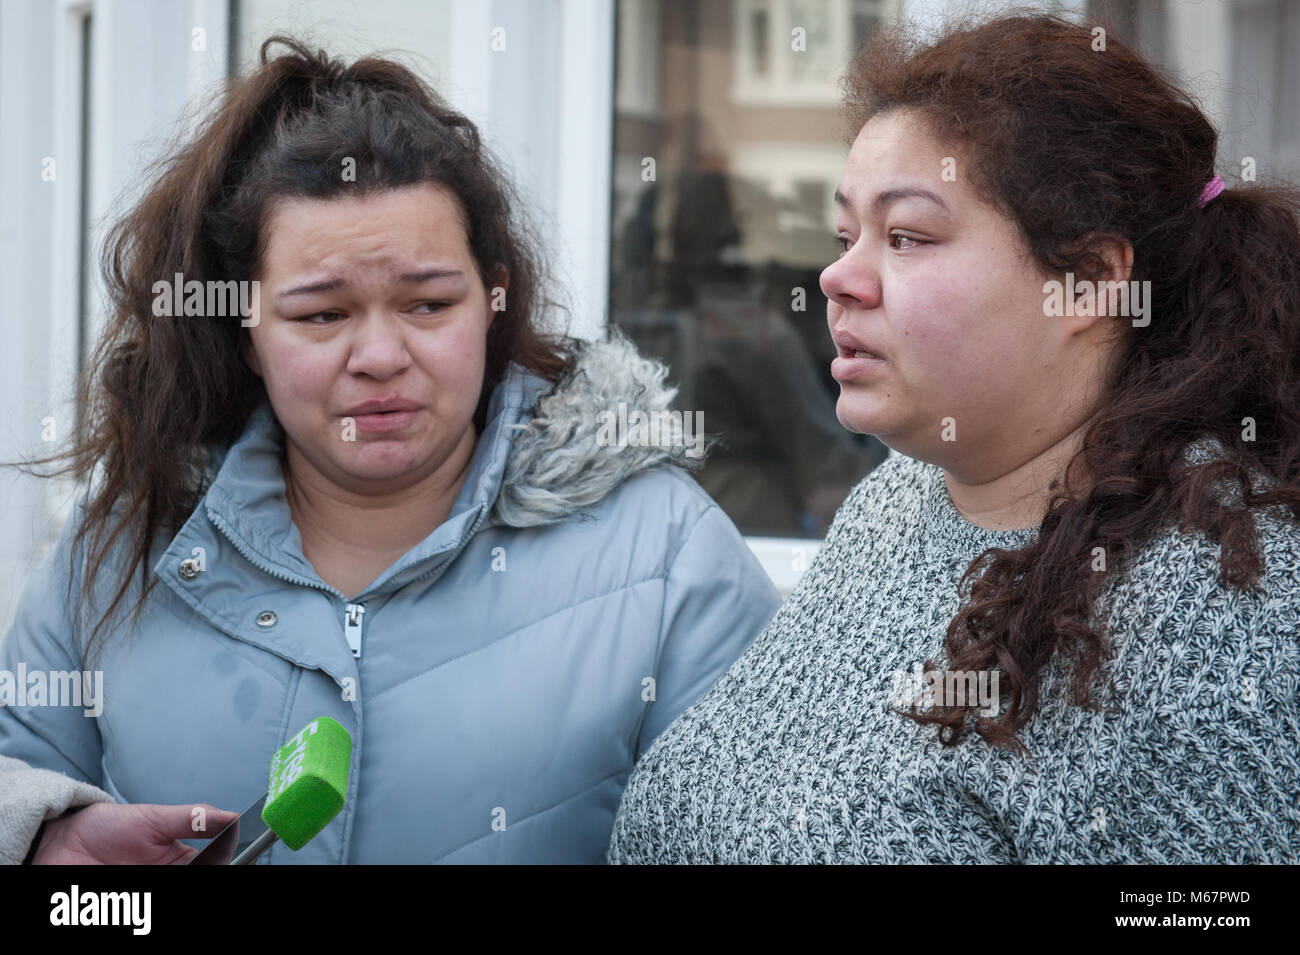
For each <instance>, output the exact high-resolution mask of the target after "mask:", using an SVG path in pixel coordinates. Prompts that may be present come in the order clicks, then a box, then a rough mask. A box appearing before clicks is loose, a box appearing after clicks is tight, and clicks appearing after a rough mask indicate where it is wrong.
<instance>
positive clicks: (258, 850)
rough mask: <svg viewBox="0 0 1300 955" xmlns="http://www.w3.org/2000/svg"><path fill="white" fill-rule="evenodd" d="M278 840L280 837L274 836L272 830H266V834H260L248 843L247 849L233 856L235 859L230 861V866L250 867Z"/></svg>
mask: <svg viewBox="0 0 1300 955" xmlns="http://www.w3.org/2000/svg"><path fill="white" fill-rule="evenodd" d="M278 838H280V837H279V836H277V835H276V834H275V830H274V829H268V830H266V832H264V833H262V834H261V835H260V836H258V837H257V838H256V839H254V840H253V841H252V842H251V843H249V846H248V848H247V849H245V850H244V851H243V852H241V853H240V854H239V855H237V856H235V858H234V859H233V860H232V861H231V863H230V864H231V865H252V864H253V863H254V862H256V861H257V857H258V856H260V855H261V854H262V853H263V852H265V851H266V850H267V849H269V848H271V846H272V844H273V843H274V842H275V840H276V839H278Z"/></svg>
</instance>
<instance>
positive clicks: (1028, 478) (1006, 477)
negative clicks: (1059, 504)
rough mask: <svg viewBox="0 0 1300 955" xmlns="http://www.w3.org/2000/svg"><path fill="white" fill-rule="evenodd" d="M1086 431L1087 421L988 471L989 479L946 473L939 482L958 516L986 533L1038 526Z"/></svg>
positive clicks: (945, 471) (948, 471)
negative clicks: (1021, 457) (1027, 454)
mask: <svg viewBox="0 0 1300 955" xmlns="http://www.w3.org/2000/svg"><path fill="white" fill-rule="evenodd" d="M1086 427H1087V423H1086V422H1085V423H1084V424H1082V425H1079V426H1078V427H1077V428H1075V429H1074V430H1073V431H1071V432H1070V433H1069V434H1067V435H1065V437H1063V438H1061V439H1060V440H1059V441H1057V442H1055V443H1054V444H1052V445H1050V446H1048V447H1046V448H1043V449H1041V450H1040V451H1038V452H1037V453H1035V454H1033V456H1032V457H1030V458H1028V459H1027V460H1021V461H1020V463H1018V464H1014V465H1013V466H1012V467H1011V468H1010V469H1009V470H1006V469H1005V466H1004V467H1003V468H1001V469H999V468H996V467H995V468H993V470H994V471H995V472H998V473H997V474H996V476H994V477H992V478H983V477H979V478H966V477H958V476H957V475H955V474H954V473H953V472H952V471H950V470H948V469H946V468H945V469H944V475H943V476H944V483H945V484H947V485H948V496H949V497H950V498H952V503H953V506H954V507H955V508H956V509H957V513H958V514H960V515H961V516H962V517H963V518H965V519H966V520H967V521H969V522H970V523H972V524H974V525H975V526H976V527H982V528H984V529H985V530H990V531H1009V530H1021V529H1024V528H1033V527H1037V526H1038V525H1039V524H1041V523H1042V520H1043V517H1044V515H1046V514H1047V504H1048V501H1050V500H1051V498H1052V495H1053V494H1055V493H1057V491H1058V490H1060V485H1061V483H1063V482H1064V480H1065V469H1066V467H1067V466H1068V465H1069V463H1070V460H1071V459H1072V458H1073V457H1074V455H1075V453H1076V452H1077V451H1078V449H1079V445H1080V443H1081V441H1082V440H1083V433H1084V430H1085V429H1086Z"/></svg>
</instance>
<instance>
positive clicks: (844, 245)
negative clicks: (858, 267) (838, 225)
mask: <svg viewBox="0 0 1300 955" xmlns="http://www.w3.org/2000/svg"><path fill="white" fill-rule="evenodd" d="M835 243H836V244H837V245H838V246H839V247H840V255H843V254H844V253H845V252H847V251H849V248H850V247H851V246H852V245H853V240H852V239H850V238H849V237H848V236H847V235H837V236H836V237H835Z"/></svg>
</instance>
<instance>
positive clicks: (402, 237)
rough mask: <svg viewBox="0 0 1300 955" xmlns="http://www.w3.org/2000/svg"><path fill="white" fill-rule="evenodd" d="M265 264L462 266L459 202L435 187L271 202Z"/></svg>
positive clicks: (465, 254) (464, 249)
mask: <svg viewBox="0 0 1300 955" xmlns="http://www.w3.org/2000/svg"><path fill="white" fill-rule="evenodd" d="M263 248H264V250H265V252H264V258H265V260H266V262H267V264H272V263H274V264H276V265H280V266H284V267H287V268H295V267H299V266H303V265H313V266H314V265H320V264H330V263H331V261H332V260H337V259H348V260H350V261H354V262H360V263H364V262H368V261H372V260H373V261H375V262H376V263H379V262H383V261H389V260H401V259H407V258H413V257H422V258H431V257H432V258H438V259H446V260H457V261H462V260H467V259H468V258H469V254H470V253H469V245H468V239H467V237H466V231H465V222H464V216H463V214H462V211H461V207H460V203H459V202H458V201H457V200H456V198H455V197H454V196H453V194H452V193H451V192H450V191H448V190H447V189H446V188H445V187H443V186H440V185H438V184H435V183H424V184H420V185H414V186H404V187H402V188H399V189H387V190H384V191H381V192H373V193H365V194H361V195H341V196H333V197H330V198H327V199H314V198H304V197H291V198H283V199H279V200H276V201H275V203H274V204H273V205H272V206H271V208H270V210H269V211H268V213H267V217H266V221H265V225H264V226H263Z"/></svg>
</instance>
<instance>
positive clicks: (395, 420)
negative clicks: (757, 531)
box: [0, 38, 779, 863]
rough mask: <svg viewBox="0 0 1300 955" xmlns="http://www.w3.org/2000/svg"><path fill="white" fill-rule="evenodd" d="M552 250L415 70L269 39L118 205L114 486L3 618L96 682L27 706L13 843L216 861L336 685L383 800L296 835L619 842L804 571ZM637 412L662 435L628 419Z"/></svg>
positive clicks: (521, 847)
mask: <svg viewBox="0 0 1300 955" xmlns="http://www.w3.org/2000/svg"><path fill="white" fill-rule="evenodd" d="M278 44H283V45H284V46H286V47H287V50H286V51H284V52H282V53H281V54H280V55H278V56H275V57H270V56H269V55H268V50H269V49H270V48H271V47H272V46H274V45H278ZM539 249H540V244H539V243H538V241H537V239H536V237H535V236H534V235H533V234H532V233H531V232H530V231H529V230H528V229H527V228H525V226H524V222H523V221H522V219H521V217H520V209H519V207H518V203H517V201H516V200H515V198H514V195H513V191H512V189H511V188H510V186H509V183H508V182H507V181H506V179H505V178H504V177H503V176H502V174H501V173H500V172H499V171H498V169H497V167H496V165H495V163H494V162H493V160H492V159H491V157H490V156H489V154H488V153H487V151H486V150H485V149H484V148H483V146H482V144H481V143H480V141H479V137H478V133H477V131H476V129H475V128H474V126H473V125H472V124H471V123H470V122H469V121H468V120H467V119H465V117H463V116H461V115H459V114H457V113H456V112H454V111H453V110H451V109H450V108H448V107H447V106H446V105H445V104H444V103H442V102H441V101H440V100H439V99H438V98H437V97H436V96H435V95H434V94H433V92H432V91H431V90H429V89H428V88H427V87H426V86H425V85H424V84H423V83H422V82H421V81H420V80H419V79H418V78H417V77H416V76H415V75H414V74H412V73H411V72H410V71H409V70H407V69H405V68H403V67H402V66H400V65H398V64H396V63H394V62H392V61H389V60H385V59H381V58H376V57H367V58H363V59H361V60H358V61H357V62H355V63H352V64H351V65H347V64H344V63H341V62H339V61H337V60H335V59H333V58H331V57H329V56H327V55H326V54H325V53H324V52H317V51H313V50H310V49H308V48H306V47H303V46H302V45H300V44H298V43H295V42H293V41H289V40H282V39H281V38H272V39H271V40H268V41H267V43H266V44H264V45H263V47H262V63H261V65H260V67H259V68H257V69H255V70H254V71H253V72H252V73H251V74H250V75H248V76H247V77H244V78H241V79H238V80H236V81H235V83H234V85H233V87H232V89H231V90H230V92H229V93H228V95H227V96H226V97H225V99H224V101H223V102H222V103H221V104H220V105H219V108H217V109H216V110H215V111H214V113H213V114H212V116H211V117H210V118H209V119H208V120H207V122H206V124H205V125H204V126H203V128H202V129H201V130H200V131H199V133H198V134H197V135H196V137H195V138H194V139H193V140H192V141H191V142H189V143H186V144H183V145H182V147H181V148H179V149H177V150H176V151H175V153H174V154H173V155H171V156H170V157H168V158H167V159H166V160H165V161H164V163H163V164H162V167H161V169H159V170H158V175H157V178H156V180H155V181H154V182H153V184H152V185H151V187H150V188H149V189H148V190H147V192H146V194H145V196H144V198H143V199H142V200H141V201H140V203H139V205H138V206H137V207H136V208H135V209H134V211H132V212H131V213H130V214H129V215H128V216H127V217H126V218H125V219H124V220H122V221H121V222H120V223H119V224H118V226H117V227H116V229H115V231H114V232H113V234H112V236H111V237H110V241H109V244H108V247H107V253H106V273H107V279H108V287H109V290H110V293H111V298H112V304H113V309H114V310H113V313H112V315H111V317H110V321H109V324H108V330H107V333H106V335H105V337H104V339H103V340H102V342H101V345H100V348H99V350H98V353H97V356H96V360H95V361H94V363H93V364H92V367H91V369H90V371H89V372H88V374H87V375H86V377H85V379H84V387H83V390H82V396H81V399H82V400H81V402H80V407H81V408H84V409H86V410H85V417H84V418H83V420H82V421H81V422H80V424H81V428H80V438H81V443H80V444H78V445H76V446H75V447H74V448H72V449H71V450H70V451H69V453H68V454H69V456H70V458H71V461H70V464H69V466H68V469H70V470H71V471H72V472H73V473H74V474H76V475H77V476H78V477H94V478H95V480H94V481H93V482H92V483H91V485H90V487H89V489H88V491H87V493H86V495H85V497H84V499H83V500H81V501H80V502H79V504H78V507H77V508H76V509H75V510H74V513H73V517H72V519H71V520H70V521H69V522H68V524H67V525H66V527H65V529H64V531H63V535H62V537H61V538H60V540H59V542H58V545H57V546H56V547H55V549H54V550H53V551H52V553H51V555H50V556H49V557H48V558H47V559H46V560H45V562H44V563H43V564H42V565H41V568H40V569H39V571H38V572H37V574H36V575H35V576H34V577H33V579H32V580H31V581H30V582H29V583H28V586H27V590H26V592H25V594H24V597H23V601H22V603H21V605H20V607H19V610H18V615H17V618H16V620H15V623H14V626H13V629H12V630H11V631H10V632H9V634H8V635H7V637H6V638H5V639H4V641H3V642H2V643H0V673H25V674H50V673H62V674H68V673H71V674H72V675H73V678H74V679H75V678H76V677H77V676H78V674H77V672H76V670H77V668H78V667H82V668H84V670H85V675H86V677H87V680H88V682H87V683H86V686H87V687H94V688H95V692H94V693H93V696H94V700H93V701H89V700H88V701H85V702H86V705H85V706H84V707H83V706H75V707H74V706H68V705H66V704H65V705H50V704H51V702H52V701H51V700H48V699H45V698H44V697H42V699H40V700H37V699H36V698H35V695H34V694H33V695H31V696H30V697H29V698H27V700H26V702H24V701H23V700H22V699H17V700H13V699H11V700H8V701H6V703H7V705H5V706H3V707H0V860H7V861H15V862H16V861H21V860H22V859H23V858H25V857H26V858H29V859H31V860H32V861H35V862H46V861H50V862H58V861H81V862H85V861H99V862H168V861H183V860H186V859H188V858H190V857H192V856H193V855H194V852H195V847H194V846H192V845H185V844H182V843H181V842H178V841H177V840H178V839H179V838H184V837H191V836H194V835H195V832H194V829H193V828H192V824H193V822H194V819H195V818H196V816H195V814H194V813H193V812H192V810H195V809H197V808H198V807H199V806H204V807H206V810H207V811H208V812H209V817H208V826H209V829H208V832H207V834H208V835H211V834H212V833H213V832H214V831H215V830H216V829H217V828H219V826H220V824H221V823H223V822H224V821H225V820H226V818H227V817H226V816H224V815H222V814H221V813H218V812H217V810H215V809H214V808H213V807H214V806H220V807H222V808H223V809H225V810H231V809H240V808H243V807H244V806H246V805H248V804H249V803H250V802H252V801H253V800H254V799H255V798H256V797H257V796H258V795H259V794H260V793H261V792H262V791H264V790H265V789H266V784H267V773H268V770H269V767H270V765H271V757H272V754H273V753H274V752H276V750H277V749H278V748H279V747H280V746H281V745H283V744H284V742H285V740H286V739H288V738H289V737H291V736H293V735H294V734H295V733H296V732H297V731H298V730H300V729H301V728H302V727H304V726H307V725H309V724H310V723H311V722H312V721H313V720H316V719H318V718H320V717H331V718H332V719H334V720H336V721H337V722H338V723H340V724H342V725H343V726H344V727H345V728H346V729H347V730H348V731H349V733H350V734H351V737H352V751H351V752H352V756H351V770H350V775H349V786H348V790H347V793H346V803H345V805H344V808H343V810H342V812H341V814H340V815H339V816H338V817H337V818H336V819H335V820H334V821H333V822H332V823H331V824H330V825H329V826H328V827H327V828H326V829H325V830H324V831H323V832H321V833H320V834H319V835H318V836H316V838H315V839H313V840H312V841H311V842H310V843H308V844H307V845H306V846H305V847H303V848H301V849H299V850H298V851H296V852H294V851H291V850H289V849H288V848H286V847H285V846H284V845H283V844H277V845H275V846H273V847H272V848H271V849H270V851H269V853H268V854H267V855H266V856H264V857H263V859H264V860H266V861H269V862H272V863H279V862H286V863H290V862H297V863H301V862H311V863H345V862H356V863H387V862H599V861H601V860H602V859H603V858H604V853H605V848H606V846H607V845H608V841H609V833H610V828H611V826H612V824H613V817H614V811H615V809H616V807H617V805H618V797H619V794H620V792H621V790H622V786H623V784H624V782H625V781H626V780H627V777H628V775H629V773H630V772H631V769H632V766H633V764H634V763H635V760H636V758H637V756H639V755H640V753H641V752H643V751H644V749H645V747H647V746H648V745H649V743H650V741H651V740H653V739H654V737H655V736H656V735H657V734H658V733H659V731H660V730H662V729H663V728H664V727H665V726H666V725H667V724H668V723H669V722H671V720H672V719H673V717H675V716H676V715H677V714H678V713H679V712H681V710H682V709H683V708H684V707H685V706H686V705H687V704H688V703H690V702H691V701H692V700H694V699H695V698H696V697H697V696H698V695H699V694H700V693H701V692H702V691H703V690H704V689H706V688H707V687H708V686H709V685H710V684H711V683H712V682H713V681H714V680H715V679H716V678H717V677H718V676H719V675H720V674H721V673H722V672H723V671H724V670H725V669H726V668H727V666H729V665H730V664H731V662H732V661H733V660H734V659H735V658H736V657H737V656H738V655H739V653H740V652H741V650H742V649H743V648H744V646H745V645H746V644H747V643H748V642H749V641H750V640H752V639H753V637H754V635H755V634H756V633H757V632H758V631H759V630H760V629H761V628H762V626H763V625H764V624H765V623H766V622H767V620H768V618H769V617H770V616H771V615H772V612H773V611H774V610H775V609H776V606H777V604H778V603H779V598H778V595H777V592H776V590H775V588H774V587H773V586H772V583H771V582H770V581H769V580H768V578H767V576H766V574H765V572H764V571H763V570H762V568H761V567H760V566H759V564H758V562H757V560H756V559H755V558H754V557H753V555H752V554H751V553H750V551H749V549H748V546H747V545H746V544H745V542H744V540H743V539H742V538H741V537H740V535H739V534H738V533H737V531H736V529H735V527H734V526H732V524H731V522H730V521H729V520H728V519H727V517H726V516H725V515H724V514H723V512H722V511H721V510H720V509H719V508H718V506H717V505H716V504H714V503H713V502H712V501H711V500H710V499H709V498H708V496H707V495H706V494H705V493H704V492H703V491H702V490H701V489H700V488H699V486H698V485H697V484H696V483H695V482H694V481H693V480H692V479H691V478H690V477H689V475H688V474H686V472H685V471H684V470H683V469H682V467H678V465H681V466H685V467H690V466H693V465H694V464H696V463H697V462H698V461H699V459H700V452H701V451H702V450H703V447H702V441H703V437H704V436H703V434H702V433H699V432H698V430H697V429H694V428H691V429H689V432H688V430H687V429H686V428H684V427H683V424H684V423H683V419H682V418H681V416H680V412H678V417H677V418H676V419H675V421H676V423H677V425H676V427H675V428H674V427H673V424H674V418H673V417H672V416H671V415H670V414H668V413H667V409H668V405H669V403H670V401H671V399H672V398H673V392H672V390H671V389H669V388H667V387H666V386H665V385H664V380H663V379H664V369H663V368H662V367H661V366H659V365H657V364H656V363H654V362H650V361H648V360H645V359H643V358H641V357H640V356H639V355H637V353H636V352H635V351H634V350H633V349H632V348H631V346H630V345H629V344H628V343H627V342H626V341H623V340H621V339H615V340H613V341H609V342H579V341H575V340H572V339H566V338H564V337H563V336H562V335H561V334H560V333H559V332H558V331H557V330H555V329H554V328H553V327H548V326H547V325H546V324H545V319H546V318H547V315H546V314H545V308H546V306H547V305H548V303H547V302H546V301H545V298H544V295H543V288H544V287H543V276H544V272H543V270H542V268H541V265H540V256H539ZM232 289H234V290H237V291H238V292H239V295H238V296H234V295H232V294H231V290H232ZM246 289H247V290H249V291H250V292H251V294H245V291H244V290H246ZM205 290H206V291H205ZM236 300H237V301H238V302H239V307H238V308H237V309H234V308H232V303H233V302H234V301H236ZM620 408H622V409H624V410H625V413H627V414H628V416H629V418H630V417H631V412H626V409H631V410H632V411H639V412H640V413H641V414H642V415H647V416H649V415H654V416H657V417H656V418H655V419H654V420H656V421H657V422H658V423H659V425H660V427H659V430H658V432H657V434H658V439H657V440H655V441H649V442H646V441H639V440H634V438H635V437H636V435H635V433H632V432H627V433H625V434H624V435H623V437H624V438H625V439H626V440H621V441H618V440H616V441H611V440H608V438H609V436H610V435H609V431H610V430H611V429H610V428H609V427H608V426H607V425H608V420H609V419H608V418H607V417H605V415H606V414H608V415H612V414H614V413H615V412H614V411H613V410H611V409H620ZM91 677H93V680H91V679H90V678H91ZM23 689H24V691H25V690H26V687H24V688H23ZM100 690H102V692H100ZM2 691H3V684H2V683H0V692H2ZM0 698H2V697H0ZM363 728H364V732H363ZM92 803H93V805H88V804H92ZM82 806H86V807H87V808H79V807H82ZM68 809H72V810H74V811H73V812H72V813H71V814H70V815H67V814H65V813H66V810H68ZM43 820H44V821H46V822H47V823H48V824H47V825H46V826H45V829H44V831H43V832H41V831H40V830H39V827H40V826H41V823H42V821H43ZM245 834H246V835H247V833H245Z"/></svg>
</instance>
